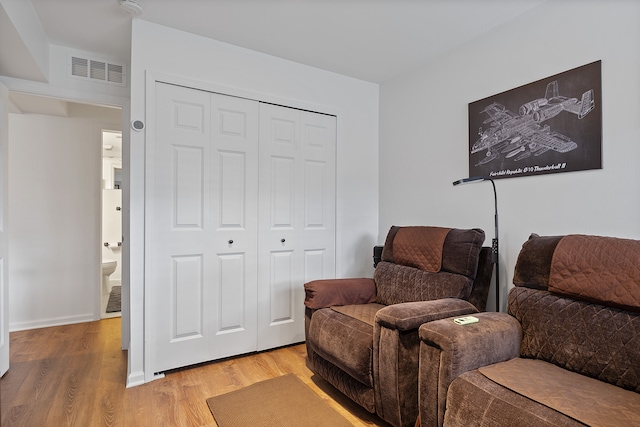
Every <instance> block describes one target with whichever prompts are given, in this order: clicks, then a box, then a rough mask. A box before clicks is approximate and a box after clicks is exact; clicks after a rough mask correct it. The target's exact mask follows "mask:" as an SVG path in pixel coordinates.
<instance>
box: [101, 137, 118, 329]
mask: <svg viewBox="0 0 640 427" xmlns="http://www.w3.org/2000/svg"><path fill="white" fill-rule="evenodd" d="M101 138H102V180H101V183H102V185H101V187H102V213H101V222H102V233H101V235H102V239H101V242H102V247H101V249H102V254H101V255H102V256H101V262H102V264H101V281H100V317H101V318H103V319H105V318H110V317H119V316H121V311H122V308H121V306H122V304H121V301H122V299H121V298H122V132H121V131H119V130H110V129H103V130H102V132H101Z"/></svg>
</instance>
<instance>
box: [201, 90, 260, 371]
mask: <svg viewBox="0 0 640 427" xmlns="http://www.w3.org/2000/svg"><path fill="white" fill-rule="evenodd" d="M211 99H212V100H211V141H212V146H213V150H212V159H211V164H212V165H213V168H214V172H213V173H212V174H211V176H212V182H211V187H212V189H213V197H212V201H211V205H212V207H211V209H212V211H213V212H214V213H213V215H212V216H211V220H212V225H211V229H212V230H213V231H212V233H211V245H212V247H213V250H214V252H215V258H216V259H215V262H214V263H213V266H212V268H213V275H214V277H215V280H214V281H213V284H212V285H213V287H214V293H213V299H212V305H211V307H207V308H206V309H210V310H212V311H213V312H214V313H215V316H214V325H213V327H214V330H215V336H214V338H213V339H212V340H211V342H210V344H211V355H212V358H214V359H218V358H222V357H228V356H232V355H236V354H242V353H247V352H251V351H255V350H256V348H257V314H256V306H257V295H256V293H257V281H258V279H257V262H258V261H257V228H258V219H257V211H258V200H257V194H258V172H257V169H258V125H259V123H258V103H257V102H256V101H251V100H247V99H242V98H235V97H231V96H226V95H220V94H212V95H211Z"/></svg>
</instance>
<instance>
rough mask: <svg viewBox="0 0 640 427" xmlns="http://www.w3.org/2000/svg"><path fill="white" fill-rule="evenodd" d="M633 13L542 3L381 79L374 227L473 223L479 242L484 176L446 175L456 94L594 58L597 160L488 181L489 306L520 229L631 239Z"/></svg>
mask: <svg viewBox="0 0 640 427" xmlns="http://www.w3.org/2000/svg"><path fill="white" fill-rule="evenodd" d="M638 22H640V3H638V2H635V1H630V0H613V1H606V2H605V1H595V0H592V1H580V2H575V1H570V0H554V1H549V2H547V3H544V4H543V5H541V6H539V7H537V8H536V9H533V10H532V11H530V12H528V13H526V14H525V15H522V16H520V17H519V18H517V19H515V20H513V21H511V22H509V23H507V24H505V25H502V26H500V27H498V28H496V29H494V30H493V31H491V32H489V33H486V34H485V35H483V36H482V37H480V38H478V39H476V40H473V41H472V42H470V43H467V44H465V45H462V46H460V47H459V48H457V49H456V50H454V51H451V52H449V53H447V54H446V55H444V56H442V57H440V58H438V59H437V60H435V61H432V62H430V63H429V64H425V65H424V66H423V67H420V68H418V69H414V70H412V71H411V72H410V73H408V74H406V75H403V76H399V77H398V78H395V79H394V80H392V81H389V82H385V83H384V84H382V85H381V88H380V107H381V108H380V228H379V232H380V235H381V236H384V235H385V234H386V232H387V230H388V228H389V227H390V226H391V225H393V224H397V225H401V224H434V225H443V226H453V227H481V228H483V229H484V230H485V232H486V233H487V240H486V243H487V244H490V240H491V238H492V237H493V192H492V189H491V184H490V183H489V182H486V183H478V184H473V185H465V186H460V187H456V188H454V187H453V186H452V184H451V183H452V182H453V181H454V180H457V179H459V178H464V177H466V176H468V158H469V156H468V151H469V148H468V120H467V108H468V104H469V103H470V102H473V101H476V100H479V99H483V98H485V97H488V96H491V95H493V94H497V93H500V92H503V91H505V90H509V89H512V88H515V87H519V86H521V85H524V84H527V83H530V82H533V81H536V80H539V79H542V78H545V77H548V76H551V75H553V74H556V73H559V72H563V71H566V70H569V69H572V68H575V67H578V66H581V65H584V64H587V63H591V62H593V61H596V60H602V90H603V99H602V100H601V101H602V115H603V143H602V145H603V147H602V149H603V169H601V170H592V171H581V172H571V173H563V174H552V175H546V176H535V177H519V178H510V179H500V180H496V182H495V183H496V188H497V193H498V210H499V218H500V236H499V237H500V262H501V269H500V270H501V285H502V288H503V289H502V295H503V299H502V304H501V305H502V307H503V309H504V307H505V306H506V302H505V300H506V298H505V297H504V296H506V292H507V284H508V286H509V287H511V286H512V285H511V283H512V278H513V270H514V267H515V262H516V258H517V255H518V253H519V250H520V248H521V245H522V243H523V242H524V241H525V240H526V239H527V238H528V236H529V235H530V233H532V232H535V233H538V234H542V235H558V234H566V233H585V234H597V235H610V236H620V237H628V238H640V168H638V167H637V164H636V163H637V159H638V158H640V144H639V143H638V138H639V137H640V120H639V119H638V118H639V117H640V98H639V97H638V94H640V77H639V76H640V50H639V49H638V40H640V25H639V24H638ZM594 112H595V113H596V114H599V113H600V112H599V111H594ZM594 112H592V113H591V114H593V113H594ZM416 190H417V191H416ZM489 300H490V301H489V306H488V309H490V310H491V309H493V303H492V301H493V297H492V296H491V295H490V298H489Z"/></svg>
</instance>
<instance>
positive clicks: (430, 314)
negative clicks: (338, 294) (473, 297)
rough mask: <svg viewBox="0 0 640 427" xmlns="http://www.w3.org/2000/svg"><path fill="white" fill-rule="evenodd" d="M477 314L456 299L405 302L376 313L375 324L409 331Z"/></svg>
mask: <svg viewBox="0 0 640 427" xmlns="http://www.w3.org/2000/svg"><path fill="white" fill-rule="evenodd" d="M477 312H478V309H477V308H476V307H475V306H474V305H473V304H471V303H469V302H468V301H464V300H461V299H457V298H444V299H438V300H433V301H417V302H405V303H400V304H393V305H389V306H387V307H384V308H382V309H380V310H379V311H378V312H377V313H376V323H378V324H379V325H380V326H383V327H385V328H387V329H397V330H399V331H410V330H413V329H418V328H419V327H420V325H422V324H423V323H427V322H431V321H434V320H438V319H444V318H447V317H453V316H463V315H467V314H474V313H477Z"/></svg>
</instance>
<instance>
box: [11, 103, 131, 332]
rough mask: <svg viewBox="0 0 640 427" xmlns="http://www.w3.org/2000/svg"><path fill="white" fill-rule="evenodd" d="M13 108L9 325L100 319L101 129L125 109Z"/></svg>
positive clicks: (115, 123)
mask: <svg viewBox="0 0 640 427" xmlns="http://www.w3.org/2000/svg"><path fill="white" fill-rule="evenodd" d="M68 111H69V114H68V116H66V117H55V116H45V115H36V114H9V159H10V160H9V183H10V184H9V196H8V205H9V221H10V224H11V226H10V230H9V257H10V260H11V261H10V265H9V282H10V283H11V286H10V287H9V301H10V305H11V310H10V315H9V316H10V317H9V327H10V330H12V331H15V330H21V329H31V328H36V327H43V326H52V325H59V324H68V323H76V322H84V321H91V320H97V319H99V318H100V313H99V289H100V287H99V283H100V198H101V169H102V167H101V157H102V152H101V149H100V146H101V142H100V130H101V129H102V128H108V129H120V127H121V125H120V122H121V111H120V110H119V109H111V108H99V107H91V106H87V105H79V104H72V105H71V106H70V107H69V110H68Z"/></svg>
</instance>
